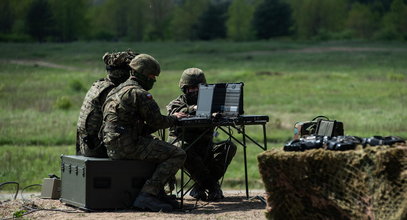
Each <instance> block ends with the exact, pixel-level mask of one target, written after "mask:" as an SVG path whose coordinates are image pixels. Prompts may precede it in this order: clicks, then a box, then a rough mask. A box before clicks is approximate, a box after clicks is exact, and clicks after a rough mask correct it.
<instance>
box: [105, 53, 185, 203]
mask: <svg viewBox="0 0 407 220" xmlns="http://www.w3.org/2000/svg"><path fill="white" fill-rule="evenodd" d="M130 67H131V68H132V70H131V71H130V74H131V76H130V78H129V79H128V80H127V81H126V82H124V83H122V84H121V85H119V86H118V87H116V88H114V89H113V90H112V91H111V92H110V93H109V95H108V97H107V99H106V102H105V104H104V105H103V131H102V135H103V142H104V144H105V145H106V148H107V154H108V156H109V157H110V158H112V159H114V160H123V159H124V160H133V159H134V160H144V161H151V162H154V163H157V167H156V170H155V171H154V173H153V174H152V176H151V178H150V179H148V180H147V181H146V182H145V184H144V185H143V187H142V189H141V192H140V194H139V195H138V196H137V198H136V200H135V201H134V203H133V206H134V207H136V208H139V209H147V210H150V211H160V210H162V211H172V209H173V208H175V207H176V206H177V203H175V200H172V201H169V200H168V197H166V196H165V195H162V192H163V189H164V184H165V183H166V182H167V180H168V179H169V177H171V176H173V175H175V173H176V172H177V171H178V170H179V169H180V168H181V167H182V165H183V164H184V161H185V157H186V154H185V152H184V151H183V150H182V149H180V148H177V147H175V146H174V145H171V144H169V143H167V142H165V141H161V140H159V139H157V138H153V136H152V135H151V133H153V132H155V131H156V130H158V129H162V128H168V127H170V126H173V125H174V123H175V122H176V121H177V118H181V117H185V116H186V115H185V114H183V113H175V114H173V115H170V116H164V115H161V113H160V108H159V107H158V105H157V103H156V102H155V101H154V99H153V96H152V95H151V94H150V93H149V92H148V90H150V89H151V88H152V87H153V84H154V82H155V81H156V80H155V78H156V76H158V75H159V73H160V65H159V63H158V62H157V61H156V60H155V59H154V58H153V57H151V56H149V55H147V54H140V55H138V56H136V57H135V58H134V59H133V60H132V61H131V63H130Z"/></svg>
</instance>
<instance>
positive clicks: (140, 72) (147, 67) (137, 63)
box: [130, 54, 161, 90]
mask: <svg viewBox="0 0 407 220" xmlns="http://www.w3.org/2000/svg"><path fill="white" fill-rule="evenodd" d="M130 68H131V71H130V74H131V75H132V76H134V77H135V78H136V80H137V82H139V83H140V85H141V86H142V87H143V89H145V90H150V89H152V88H153V85H154V83H155V81H156V77H157V76H158V75H160V72H161V70H160V64H159V63H158V61H157V60H156V59H154V57H152V56H150V55H148V54H139V55H137V56H136V57H134V58H133V60H131V62H130Z"/></svg>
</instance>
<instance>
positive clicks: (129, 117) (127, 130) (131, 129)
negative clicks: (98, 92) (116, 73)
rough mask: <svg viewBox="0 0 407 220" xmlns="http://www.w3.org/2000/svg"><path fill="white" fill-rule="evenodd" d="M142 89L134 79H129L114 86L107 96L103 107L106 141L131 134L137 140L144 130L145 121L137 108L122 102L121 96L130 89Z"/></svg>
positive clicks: (104, 136)
mask: <svg viewBox="0 0 407 220" xmlns="http://www.w3.org/2000/svg"><path fill="white" fill-rule="evenodd" d="M134 88H136V89H142V87H141V86H140V85H139V84H138V83H137V82H136V81H134V80H127V81H126V82H124V83H122V84H120V85H119V86H117V87H116V88H114V89H113V90H112V91H111V92H110V93H109V94H108V96H107V98H106V101H105V103H104V105H103V107H102V111H104V118H103V123H104V124H103V126H104V127H103V128H102V129H103V133H102V135H103V138H104V141H105V142H110V141H111V140H114V139H116V138H118V137H119V136H123V135H124V136H131V137H132V139H133V141H136V140H137V137H138V136H140V135H141V134H142V133H141V132H142V131H143V127H144V123H143V121H142V120H140V119H139V116H138V115H139V114H138V112H137V109H136V108H133V107H131V106H127V105H126V103H123V102H121V98H120V97H121V96H122V95H123V94H125V93H127V92H128V91H129V90H130V89H134Z"/></svg>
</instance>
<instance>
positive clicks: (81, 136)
mask: <svg viewBox="0 0 407 220" xmlns="http://www.w3.org/2000/svg"><path fill="white" fill-rule="evenodd" d="M136 55H137V54H136V53H134V52H132V51H130V50H129V51H126V52H118V53H105V55H104V56H103V57H102V59H103V61H104V62H105V64H106V70H107V77H106V78H103V79H100V80H98V81H96V82H94V83H93V85H92V87H91V88H90V89H89V91H88V92H87V93H86V96H85V99H84V100H83V104H82V107H81V111H80V113H79V119H78V124H77V132H76V154H77V155H84V156H88V157H107V154H106V148H105V146H104V145H103V142H102V140H101V139H99V138H98V133H99V130H100V127H101V125H102V120H103V118H102V117H103V113H102V105H103V103H104V102H105V100H106V96H107V94H108V93H109V92H110V91H111V90H112V89H113V88H114V87H116V86H118V85H119V84H120V83H122V82H124V81H126V80H127V79H128V78H129V76H130V66H129V63H130V61H131V60H132V59H133V58H134V57H135V56H136Z"/></svg>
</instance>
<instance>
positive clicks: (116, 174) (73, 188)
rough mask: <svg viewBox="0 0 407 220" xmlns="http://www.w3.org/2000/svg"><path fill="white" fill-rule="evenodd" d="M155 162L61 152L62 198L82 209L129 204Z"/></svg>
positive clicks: (149, 175) (149, 174)
mask: <svg viewBox="0 0 407 220" xmlns="http://www.w3.org/2000/svg"><path fill="white" fill-rule="evenodd" d="M155 167H156V164H155V163H151V162H146V161H139V160H111V159H109V158H94V157H84V156H74V155H62V156H61V180H62V184H61V199H60V200H61V202H63V203H66V204H69V205H73V206H76V207H79V208H82V209H88V210H96V209H123V208H129V207H131V205H132V202H133V201H134V199H135V198H136V196H137V195H138V193H139V192H140V190H141V188H142V186H143V185H144V183H145V181H146V180H147V179H148V178H150V177H151V175H152V173H153V172H154V170H155Z"/></svg>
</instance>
